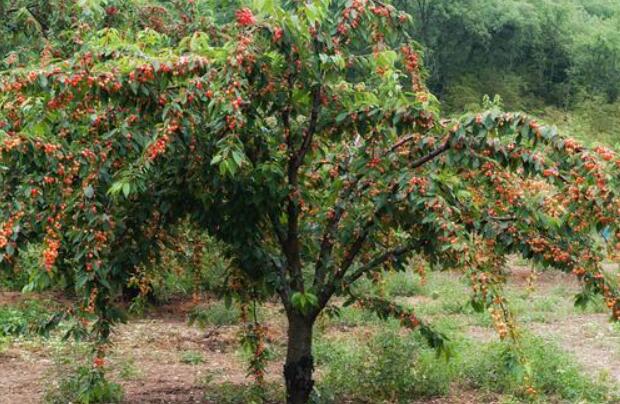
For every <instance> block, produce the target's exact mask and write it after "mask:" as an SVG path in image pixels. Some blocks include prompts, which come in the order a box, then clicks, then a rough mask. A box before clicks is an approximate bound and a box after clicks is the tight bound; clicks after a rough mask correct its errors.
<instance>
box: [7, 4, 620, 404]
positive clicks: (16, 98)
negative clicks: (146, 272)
mask: <svg viewBox="0 0 620 404" xmlns="http://www.w3.org/2000/svg"><path fill="white" fill-rule="evenodd" d="M409 21H410V17H409V16H408V15H406V14H404V13H401V12H399V11H398V10H396V9H395V8H393V7H392V6H390V5H388V4H385V3H383V2H381V1H378V0H346V1H344V0H331V1H330V0H319V1H314V2H294V1H291V2H282V4H281V5H277V4H276V3H275V2H273V1H268V0H260V1H255V2H254V5H253V7H252V8H240V9H238V10H237V11H236V14H235V19H234V21H231V22H229V23H216V22H213V23H212V24H211V25H210V26H209V27H208V28H207V29H205V30H204V31H196V32H192V33H190V34H189V36H187V37H185V38H184V39H183V40H181V41H179V42H178V43H176V42H172V41H170V40H169V38H168V37H167V36H166V35H165V34H162V33H159V32H157V31H155V30H152V29H147V30H144V31H140V32H121V31H118V30H115V29H113V28H108V29H104V30H102V31H98V32H94V33H92V34H91V35H90V36H89V37H88V38H87V39H86V40H85V41H84V43H83V45H82V46H81V48H80V51H79V52H78V53H76V54H75V56H74V57H72V58H69V59H66V60H61V61H53V60H46V61H45V62H44V63H40V64H37V65H32V66H30V67H26V68H23V69H13V70H12V71H11V72H10V74H7V75H4V76H2V79H1V80H2V81H1V85H0V185H1V188H0V196H1V197H0V261H1V264H2V265H3V266H5V267H7V268H8V267H11V266H12V265H13V264H14V263H15V261H16V257H17V256H18V254H19V252H20V249H21V248H23V246H24V245H26V244H27V243H34V242H38V243H42V245H43V246H44V251H43V254H42V268H41V271H42V276H49V277H54V276H64V277H66V278H67V279H69V280H70V282H71V283H72V284H73V285H74V288H75V290H76V292H77V295H78V296H79V298H80V301H79V304H78V306H79V307H78V308H77V309H76V313H75V314H77V315H79V316H83V317H84V318H85V319H89V320H91V321H82V322H77V323H76V330H75V332H76V333H77V332H83V331H92V332H94V333H95V335H97V336H98V338H99V341H100V342H101V344H100V345H99V348H98V349H97V353H96V360H95V366H97V367H101V366H103V363H104V361H103V358H104V356H105V342H106V341H107V339H108V337H109V335H110V332H111V327H112V326H113V324H114V323H115V322H116V321H118V320H119V319H120V318H121V317H122V313H121V312H120V310H118V309H117V304H116V303H117V302H118V300H119V298H120V297H121V295H122V290H123V287H125V286H126V285H127V282H128V281H129V279H131V278H132V277H133V276H134V275H136V273H137V272H138V270H139V268H140V266H141V265H145V264H148V263H151V262H153V261H156V260H157V259H158V257H159V256H160V254H161V250H162V247H163V246H164V245H165V240H166V239H167V238H168V237H167V236H166V235H169V234H171V233H173V232H174V231H175V228H176V227H177V225H178V224H179V223H180V222H183V221H189V222H191V223H192V224H193V225H195V226H197V227H199V228H200V229H202V230H203V231H206V232H208V233H209V234H210V235H212V236H213V237H215V238H216V239H217V240H219V241H221V242H222V243H224V244H225V245H226V246H227V248H226V251H227V253H228V254H229V255H230V258H231V259H232V262H233V264H234V265H233V266H234V271H233V272H234V273H233V274H232V275H231V277H229V278H228V288H229V290H230V291H231V293H234V294H236V295H237V296H238V297H240V298H244V296H245V297H247V296H248V295H249V294H250V293H249V291H250V290H251V291H252V294H254V295H256V294H260V296H263V297H268V296H271V295H277V296H279V299H280V301H281V304H282V307H283V309H284V311H285V313H286V317H287V319H288V345H287V346H288V349H287V355H286V362H285V365H284V378H285V381H286V388H287V400H288V402H289V403H305V402H307V401H308V399H309V396H310V394H311V391H312V388H313V380H312V372H313V367H314V364H313V357H312V334H313V326H314V323H315V320H316V319H317V317H318V316H319V315H320V314H321V313H322V312H323V311H324V310H325V309H326V307H329V305H330V302H331V301H332V299H333V298H334V297H335V296H344V297H345V298H346V299H347V300H348V301H349V302H358V303H359V304H360V305H362V306H364V307H366V308H368V309H370V310H373V311H375V312H377V314H379V315H380V316H381V317H396V318H398V319H400V321H401V322H402V324H403V326H405V327H408V328H410V329H412V330H417V331H419V332H421V333H422V335H424V336H425V337H426V339H427V340H428V342H429V343H430V344H431V345H432V346H434V347H436V348H437V349H440V350H441V349H445V343H444V340H445V337H444V336H443V335H442V334H441V333H438V332H436V331H435V330H434V329H433V327H432V326H431V325H430V324H429V323H427V322H426V321H425V320H424V319H421V318H419V317H418V316H417V315H416V314H415V311H413V310H411V309H410V308H406V307H401V306H399V305H397V304H395V303H394V302H391V301H389V300H386V299H385V298H382V297H379V296H374V295H358V294H356V291H355V290H354V289H353V288H352V287H351V286H352V285H354V284H355V282H356V281H357V280H358V279H360V278H362V277H373V276H376V275H377V274H378V273H380V272H381V271H383V270H384V269H390V270H404V269H406V268H408V265H407V263H408V260H409V259H410V258H411V257H413V256H416V257H420V258H422V259H424V260H425V261H426V262H428V263H430V264H433V265H441V266H443V267H453V268H460V269H462V270H463V271H464V272H465V273H466V274H467V277H468V279H469V280H470V282H471V285H472V304H473V305H474V307H476V308H481V309H482V308H487V309H489V310H490V311H491V312H492V313H493V320H494V324H495V326H496V328H497V330H498V332H499V334H500V337H502V338H510V337H515V336H514V335H512V334H514V327H513V321H514V320H513V319H512V317H511V315H510V311H509V309H508V308H507V306H506V300H505V298H504V297H503V296H502V293H501V284H502V282H503V280H504V278H505V274H504V272H503V268H504V265H505V263H506V259H507V257H508V256H510V255H511V254H520V255H522V256H524V257H526V258H531V259H533V260H535V261H537V262H539V263H541V264H543V265H546V266H552V267H555V268H557V269H560V270H563V271H566V272H572V273H574V274H575V275H576V276H577V277H578V278H579V279H580V280H581V282H582V284H583V287H584V289H583V292H582V293H581V294H580V295H579V301H580V302H583V301H585V300H587V299H588V298H589V297H590V296H591V295H593V294H596V293H599V294H602V295H603V296H604V297H605V299H606V302H607V304H608V306H609V307H610V309H611V312H612V315H613V317H614V318H616V319H617V318H619V317H620V300H619V299H618V289H617V285H616V284H615V282H614V279H613V278H612V277H610V276H609V275H607V274H606V273H605V272H604V271H603V270H602V268H601V262H602V261H603V260H604V259H605V258H607V257H608V256H609V255H610V254H615V253H616V252H617V251H618V249H619V248H620V244H618V243H619V241H620V240H619V239H620V231H619V229H618V217H619V215H620V199H619V198H618V194H617V192H618V191H617V190H618V178H620V177H619V176H618V174H619V172H618V171H619V169H620V157H619V156H618V155H617V154H616V153H615V152H614V151H612V150H609V149H606V148H603V147H597V148H594V149H588V148H586V147H584V146H583V145H581V144H579V143H578V142H576V141H575V140H572V139H570V138H566V137H563V136H560V135H559V134H557V133H556V130H555V129H554V128H553V127H547V126H543V125H540V124H538V123H537V122H536V121H535V120H534V119H533V118H531V117H529V116H527V115H524V114H520V113H505V112H502V111H500V110H499V109H498V108H495V107H494V108H491V109H489V110H488V111H486V112H482V113H480V114H477V115H468V116H465V117H462V118H461V119H457V120H442V119H441V118H440V109H439V107H440V106H439V104H438V102H437V100H436V99H435V98H434V97H433V95H432V94H430V93H429V92H428V91H427V89H426V88H425V86H424V72H423V68H422V66H421V56H420V52H419V50H418V46H417V44H416V43H415V41H413V40H412V39H411V38H409V37H408V36H407V35H406V34H405V31H404V30H403V29H402V28H403V27H405V26H406V24H408V23H409ZM171 43H173V44H174V45H171ZM602 231H604V232H605V234H608V235H609V237H607V238H603V237H600V236H599V234H600V232H602Z"/></svg>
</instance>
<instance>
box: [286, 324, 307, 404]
mask: <svg viewBox="0 0 620 404" xmlns="http://www.w3.org/2000/svg"><path fill="white" fill-rule="evenodd" d="M313 326H314V316H310V317H308V316H301V315H300V314H297V313H291V314H289V315H288V350H287V353H286V363H285V364H284V379H285V381H286V402H287V403H288V404H306V403H307V402H308V400H309V398H310V393H311V392H312V386H313V385H314V381H313V380H312V371H313V370H314V360H313V358H312V327H313Z"/></svg>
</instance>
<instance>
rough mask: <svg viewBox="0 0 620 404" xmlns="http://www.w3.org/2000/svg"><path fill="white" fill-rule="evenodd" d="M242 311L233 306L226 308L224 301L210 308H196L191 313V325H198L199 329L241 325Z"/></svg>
mask: <svg viewBox="0 0 620 404" xmlns="http://www.w3.org/2000/svg"><path fill="white" fill-rule="evenodd" d="M239 316H240V311H239V309H238V308H237V307H236V306H234V305H231V306H230V307H226V304H225V303H224V302H223V301H219V300H218V301H217V302H214V303H211V304H209V305H208V306H198V307H195V308H194V309H193V310H192V311H191V312H190V313H189V322H190V324H196V325H198V326H199V327H202V328H204V327H207V326H213V325H215V326H222V325H234V324H238V323H239Z"/></svg>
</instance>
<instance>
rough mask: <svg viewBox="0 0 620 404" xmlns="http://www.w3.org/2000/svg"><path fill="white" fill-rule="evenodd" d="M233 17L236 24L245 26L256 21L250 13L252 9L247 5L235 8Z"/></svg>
mask: <svg viewBox="0 0 620 404" xmlns="http://www.w3.org/2000/svg"><path fill="white" fill-rule="evenodd" d="M235 18H236V19H237V24H239V25H241V26H242V27H247V26H250V25H254V24H255V23H256V18H255V17H254V14H252V10H250V9H249V8H247V7H244V8H242V9H239V10H237V11H236V12H235Z"/></svg>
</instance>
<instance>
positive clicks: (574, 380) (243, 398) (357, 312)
mask: <svg viewBox="0 0 620 404" xmlns="http://www.w3.org/2000/svg"><path fill="white" fill-rule="evenodd" d="M608 270H609V271H616V269H615V268H614V267H613V266H610V267H609V268H608ZM530 274H531V271H530V268H529V266H528V265H527V263H525V262H518V261H513V262H511V264H510V277H509V281H508V285H507V296H508V297H509V301H510V302H511V307H512V308H513V309H514V311H515V312H516V313H517V318H518V319H519V323H520V327H521V330H522V331H523V333H524V338H523V349H524V351H526V353H527V354H528V357H529V358H530V361H531V366H532V368H533V371H534V374H535V375H536V377H537V379H538V380H537V385H538V387H539V395H538V397H537V398H536V400H538V401H539V402H569V403H573V402H575V403H577V402H586V403H587V402H591V403H597V402H600V403H603V402H609V403H613V402H620V401H619V400H620V398H619V397H620V396H619V395H618V394H619V391H620V327H619V326H618V325H615V324H612V323H610V322H609V321H608V312H607V309H606V307H605V306H604V304H603V303H602V301H601V302H597V303H595V304H591V305H590V306H589V307H587V308H586V309H579V308H575V307H574V304H573V297H574V294H575V293H576V292H577V291H578V284H577V282H576V281H575V280H574V279H573V278H572V277H571V276H569V275H565V274H562V273H559V272H556V271H545V272H542V273H540V274H539V275H538V279H537V280H536V281H535V282H534V284H533V286H534V288H533V289H531V288H528V282H529V281H528V278H529V277H530ZM358 287H360V288H375V289H377V290H379V291H380V292H381V293H385V294H388V295H390V296H392V297H395V298H396V300H397V301H399V302H401V303H407V304H410V305H412V306H414V307H416V309H417V310H418V312H419V313H420V314H424V315H425V317H426V318H429V319H432V321H433V323H434V324H436V325H437V326H438V327H439V329H440V330H442V331H444V332H445V333H446V334H447V335H448V336H449V337H450V338H451V344H453V346H454V348H455V349H454V352H455V353H454V355H455V356H454V357H453V358H452V359H451V360H450V361H448V362H446V360H445V359H443V358H437V357H436V356H435V354H434V352H433V351H431V350H429V349H428V348H426V347H425V346H424V344H423V342H422V341H421V340H420V339H419V338H418V337H416V335H415V333H413V334H411V333H410V332H408V331H404V330H402V329H400V327H399V326H398V324H396V323H395V322H387V323H385V322H382V321H381V320H378V319H377V318H376V317H375V316H374V315H373V314H371V313H369V312H365V311H363V310H362V309H359V308H356V307H348V308H343V309H342V312H341V315H340V317H334V318H328V317H324V318H321V319H320V320H319V323H318V329H319V330H318V332H317V336H316V344H315V356H316V360H317V373H316V379H317V391H316V399H317V401H318V402H409V403H510V402H523V401H524V400H525V398H524V396H523V395H522V393H521V392H520V389H521V386H520V382H519V373H518V372H516V371H515V372H512V371H509V370H507V369H506V364H505V363H503V361H504V358H505V356H504V347H503V345H502V343H501V342H499V341H498V338H497V336H496V333H495V331H494V330H493V326H492V322H491V320H490V318H489V315H488V314H486V313H482V314H479V313H475V312H473V310H471V308H470V306H469V305H468V287H467V285H466V284H465V283H464V281H463V280H462V279H461V278H460V277H459V276H458V275H457V274H455V273H451V272H431V273H429V274H428V278H427V280H426V282H422V281H421V279H420V277H419V276H418V275H415V274H411V273H403V274H390V275H387V276H386V277H385V278H384V280H383V281H382V282H381V283H380V284H379V285H372V284H371V283H370V282H368V281H364V282H361V283H360V285H358ZM0 304H1V307H0V316H2V318H3V319H4V321H3V322H2V323H3V324H4V326H5V330H4V334H5V336H4V337H3V338H2V339H0V391H2V395H0V402H2V403H37V402H42V401H45V400H47V401H53V400H54V398H56V399H58V397H60V396H61V395H62V394H66V393H67V392H63V390H62V389H63V388H66V387H63V383H62V381H63V378H65V379H66V378H67V377H70V375H71V373H72V371H73V370H74V369H75V367H76V366H77V364H78V363H80V361H81V360H82V358H83V357H84V356H85V353H86V352H87V350H88V347H87V346H86V345H85V344H84V343H76V342H72V341H62V340H61V339H60V336H59V335H56V334H54V335H52V337H50V338H48V339H43V338H41V337H38V336H29V335H21V336H16V335H15V334H19V333H18V332H16V331H15V329H13V330H12V331H11V330H9V329H8V327H7V326H6V325H7V324H16V323H19V321H22V320H23V321H28V320H36V319H37V318H39V317H44V316H45V315H46V313H47V311H48V310H49V308H50V307H52V306H54V305H62V304H63V299H61V298H59V297H58V296H54V295H49V294H46V295H32V294H30V295H26V294H21V293H16V292H2V293H1V294H0ZM201 307H202V308H201V309H200V311H199V313H200V315H199V318H200V319H201V321H200V322H201V325H202V326H197V325H193V326H190V325H189V324H188V321H187V318H188V316H189V314H190V313H191V312H192V310H193V309H194V303H193V302H192V301H191V299H189V298H187V297H179V296H176V297H172V298H171V299H170V300H169V301H168V302H167V303H165V304H163V305H160V306H157V307H151V308H149V309H147V310H146V311H145V312H144V314H142V315H139V316H138V315H135V316H133V317H132V318H131V320H130V321H129V322H128V323H127V324H124V325H122V326H120V327H118V329H116V330H115V333H114V336H113V338H112V341H113V347H112V348H111V352H110V354H109V358H108V363H107V364H106V366H107V367H108V369H109V370H110V378H111V379H112V380H114V381H115V382H117V383H119V384H121V385H122V387H123V389H124V392H125V395H124V402H127V403H138V402H139V403H194V402H207V403H226V402H231V403H233V402H239V403H242V402H248V401H250V400H252V399H253V398H255V395H254V393H253V392H252V389H251V385H252V381H251V379H249V378H246V363H247V362H246V361H245V359H246V354H245V353H244V352H243V350H242V348H241V347H240V345H239V343H238V340H239V333H240V331H241V329H242V325H241V324H240V323H239V320H238V311H237V310H236V309H235V308H231V309H228V308H226V306H225V304H224V303H223V301H220V300H217V299H215V298H212V297H210V298H206V299H205V300H204V301H203V302H202V303H201ZM259 317H260V318H261V319H262V320H263V322H264V324H265V325H267V327H268V330H269V331H268V338H269V340H270V350H271V356H270V361H269V366H268V369H267V381H266V383H267V386H266V391H267V392H266V395H267V400H268V401H269V402H279V400H280V399H281V398H282V396H283V392H282V380H281V370H282V363H283V360H284V354H285V351H286V347H285V342H286V338H285V336H286V319H285V316H284V315H283V314H282V313H280V312H279V305H277V304H273V303H267V304H265V305H263V306H262V307H261V308H260V309H259ZM3 324H0V328H2V326H3ZM14 328H15V327H14ZM2 332H3V331H2V329H0V335H2ZM6 334H9V335H6Z"/></svg>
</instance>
